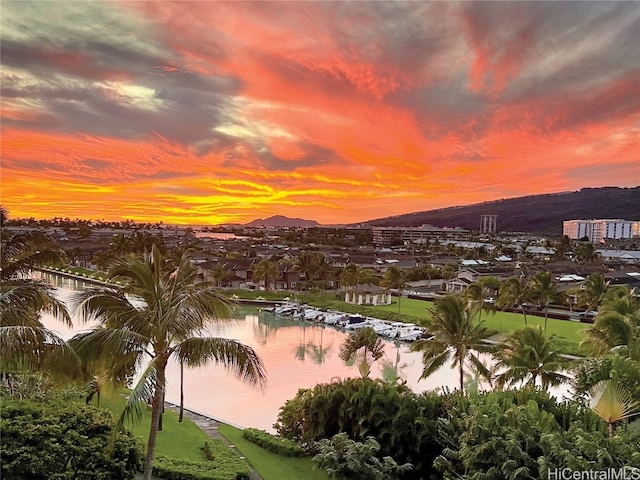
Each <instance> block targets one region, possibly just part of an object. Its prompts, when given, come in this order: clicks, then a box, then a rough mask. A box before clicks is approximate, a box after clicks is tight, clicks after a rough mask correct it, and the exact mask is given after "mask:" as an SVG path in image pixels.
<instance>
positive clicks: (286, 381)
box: [43, 276, 457, 431]
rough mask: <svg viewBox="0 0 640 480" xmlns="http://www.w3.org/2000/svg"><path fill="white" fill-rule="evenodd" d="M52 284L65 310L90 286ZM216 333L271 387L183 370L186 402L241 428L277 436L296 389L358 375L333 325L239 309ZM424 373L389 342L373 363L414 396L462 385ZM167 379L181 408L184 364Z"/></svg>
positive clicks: (451, 377) (210, 370)
mask: <svg viewBox="0 0 640 480" xmlns="http://www.w3.org/2000/svg"><path fill="white" fill-rule="evenodd" d="M46 279H47V280H48V281H50V282H51V283H52V284H53V285H55V286H56V287H57V288H56V291H57V295H58V297H59V298H60V299H61V300H62V301H64V302H65V303H67V304H69V302H70V298H71V295H72V293H73V290H75V289H79V288H84V285H83V284H82V282H77V281H74V280H69V279H63V278H61V277H59V276H47V277H46ZM74 320H76V319H74ZM43 321H44V323H45V324H46V325H47V327H49V328H51V329H53V330H56V331H58V332H59V333H60V335H61V336H62V337H63V338H65V339H68V338H70V337H71V336H73V334H74V333H76V332H78V331H81V330H84V329H85V328H87V327H86V326H84V325H76V326H75V328H73V329H67V328H66V327H65V326H64V325H63V324H62V323H60V322H58V321H56V320H55V319H54V318H52V317H45V318H43ZM211 335H213V336H220V337H225V338H233V339H236V340H238V341H240V342H242V343H244V344H247V345H250V346H251V347H253V348H254V349H255V351H256V352H257V353H258V355H260V357H261V358H262V360H263V362H264V364H265V367H266V371H267V375H268V384H267V388H266V390H265V391H264V392H260V391H257V390H256V389H254V388H253V387H251V386H250V385H246V384H243V383H241V382H240V381H238V380H237V379H235V378H234V377H232V376H230V375H229V374H228V373H227V372H226V370H224V369H223V368H221V367H220V366H216V365H210V366H208V367H202V368H196V369H188V370H187V369H185V404H186V405H187V406H188V407H189V408H192V409H194V410H196V411H199V412H202V413H205V414H207V415H211V416H213V417H216V418H220V419H222V420H224V421H226V422H228V423H231V424H234V425H238V426H241V427H256V428H261V429H265V430H268V431H272V430H273V429H272V425H273V423H275V421H276V418H277V414H278V410H279V408H280V407H281V406H283V405H284V403H285V402H286V401H287V400H289V399H291V398H293V397H294V396H295V394H296V392H297V391H298V389H300V388H310V387H313V386H314V385H316V384H318V383H327V382H331V381H332V380H334V379H336V378H349V377H359V375H360V374H359V373H358V369H357V366H355V365H349V364H347V363H345V362H344V361H343V360H341V359H340V357H339V346H340V344H341V343H342V341H343V340H344V338H345V335H346V334H345V333H344V332H343V331H341V330H337V329H335V328H333V327H330V326H326V325H322V324H311V323H308V322H304V321H299V320H295V319H291V318H288V317H279V316H275V315H273V314H271V313H268V312H260V311H257V310H256V309H255V308H253V309H248V308H241V309H239V310H238V312H237V314H236V318H235V319H234V320H233V321H228V322H221V323H219V324H216V325H215V326H213V327H212V328H211ZM421 373H422V361H421V354H420V353H417V352H411V351H410V350H409V345H408V344H406V343H402V342H398V341H395V342H394V341H385V354H384V356H383V358H381V359H380V360H379V361H377V362H374V364H373V365H372V368H371V373H370V376H371V378H384V379H386V380H389V381H396V380H402V381H405V382H406V384H407V385H408V386H409V387H410V388H411V389H413V390H414V391H415V392H422V391H424V390H427V389H434V388H438V387H443V386H444V387H447V388H450V389H454V388H455V387H456V384H457V375H456V372H455V371H453V370H451V369H450V368H448V367H444V368H442V369H440V370H439V371H438V372H436V373H435V374H434V375H432V376H431V377H429V378H428V379H426V380H419V378H420V374H421ZM167 374H168V389H167V395H166V398H167V400H169V401H172V402H177V401H178V399H179V394H180V392H179V387H180V386H179V378H180V377H179V375H180V367H179V365H178V364H177V363H175V362H173V363H170V364H169V366H168V369H167Z"/></svg>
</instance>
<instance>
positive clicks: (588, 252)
mask: <svg viewBox="0 0 640 480" xmlns="http://www.w3.org/2000/svg"><path fill="white" fill-rule="evenodd" d="M599 256H600V254H599V253H598V251H597V249H596V246H595V245H594V244H593V243H581V244H580V245H578V246H577V247H576V249H575V258H576V260H577V261H578V263H593V262H595V261H596V260H597V259H598V257H599Z"/></svg>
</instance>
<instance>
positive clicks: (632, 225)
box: [562, 219, 640, 243]
mask: <svg viewBox="0 0 640 480" xmlns="http://www.w3.org/2000/svg"><path fill="white" fill-rule="evenodd" d="M562 233H563V235H566V236H567V237H569V238H570V239H572V240H579V239H581V238H584V237H587V238H588V239H589V241H590V242H591V243H600V242H602V241H603V240H604V239H614V240H617V239H629V238H633V237H640V222H639V221H633V220H622V219H592V220H566V221H564V222H562Z"/></svg>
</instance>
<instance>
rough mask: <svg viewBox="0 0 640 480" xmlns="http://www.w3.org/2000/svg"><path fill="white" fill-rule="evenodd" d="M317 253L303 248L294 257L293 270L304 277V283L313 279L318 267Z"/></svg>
mask: <svg viewBox="0 0 640 480" xmlns="http://www.w3.org/2000/svg"><path fill="white" fill-rule="evenodd" d="M318 260H319V257H318V254H317V253H315V252H310V251H309V250H303V251H302V252H300V254H299V255H298V256H297V257H296V263H295V266H294V268H295V270H296V271H298V272H300V273H301V274H302V275H301V276H302V277H304V283H305V284H307V285H309V284H310V283H311V281H312V280H313V277H314V275H315V274H316V270H317V267H318Z"/></svg>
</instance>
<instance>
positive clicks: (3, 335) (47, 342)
mask: <svg viewBox="0 0 640 480" xmlns="http://www.w3.org/2000/svg"><path fill="white" fill-rule="evenodd" d="M0 351H1V352H2V359H1V361H0V363H1V364H2V366H3V368H7V369H11V368H15V367H23V368H30V369H36V368H39V367H41V366H42V364H43V363H44V361H45V359H46V358H47V357H51V356H56V357H57V358H58V360H59V361H60V362H61V363H60V367H62V366H63V365H64V366H71V367H73V366H74V365H75V366H77V364H78V357H77V355H76V353H75V351H74V350H73V349H72V348H71V347H70V346H69V345H68V344H67V343H66V342H65V341H64V340H63V339H62V338H61V337H59V336H58V335H56V334H55V333H54V332H52V331H51V330H49V329H47V328H45V327H40V326H23V325H11V326H2V327H0Z"/></svg>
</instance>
